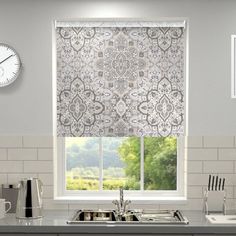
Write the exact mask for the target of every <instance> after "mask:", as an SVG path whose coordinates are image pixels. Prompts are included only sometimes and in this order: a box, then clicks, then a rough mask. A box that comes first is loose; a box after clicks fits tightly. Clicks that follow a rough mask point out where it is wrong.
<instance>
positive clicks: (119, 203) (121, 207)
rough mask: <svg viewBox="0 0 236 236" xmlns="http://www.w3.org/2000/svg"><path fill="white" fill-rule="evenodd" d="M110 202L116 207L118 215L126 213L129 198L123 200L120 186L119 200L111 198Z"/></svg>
mask: <svg viewBox="0 0 236 236" xmlns="http://www.w3.org/2000/svg"><path fill="white" fill-rule="evenodd" d="M112 203H113V204H114V205H116V207H117V214H118V217H122V216H123V215H125V214H126V211H127V206H128V205H129V204H130V203H131V201H130V200H124V190H123V188H120V200H113V201H112Z"/></svg>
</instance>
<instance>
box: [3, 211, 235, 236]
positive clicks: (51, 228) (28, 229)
mask: <svg viewBox="0 0 236 236" xmlns="http://www.w3.org/2000/svg"><path fill="white" fill-rule="evenodd" d="M183 214H184V215H185V216H186V217H187V218H188V220H189V224H188V225H153V224H152V225H148V224H146V225H145V224H142V225H139V224H138V223H136V224H135V223H133V224H129V225H122V223H111V224H101V223H100V224H93V225H91V224H86V223H85V224H80V225H68V224H67V223H66V220H67V219H69V218H70V217H71V216H72V215H73V211H72V212H71V211H70V212H68V211H55V210H53V211H45V212H44V217H43V218H42V219H36V220H17V219H16V218H15V215H14V214H8V215H7V216H6V217H5V218H3V219H0V233H47V234H48V233H52V234H53V233H62V234H63V233H78V234H79V233H81V234H86V233H91V234H93V233H96V234H99V233H100V234H116V233H117V234H136V235H137V234H158V233H165V234H168V233H169V234H175V233H176V234H195V233H197V234H201V233H202V234H223V235H225V234H232V233H236V224H234V225H215V224H211V223H210V222H208V221H207V220H206V218H205V216H204V214H203V213H202V212H201V211H183Z"/></svg>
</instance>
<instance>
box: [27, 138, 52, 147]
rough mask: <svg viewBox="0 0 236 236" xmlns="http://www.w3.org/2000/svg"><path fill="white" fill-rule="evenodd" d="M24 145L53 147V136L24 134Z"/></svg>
mask: <svg viewBox="0 0 236 236" xmlns="http://www.w3.org/2000/svg"><path fill="white" fill-rule="evenodd" d="M23 146H24V147H38V148H52V147H53V137H52V136H23Z"/></svg>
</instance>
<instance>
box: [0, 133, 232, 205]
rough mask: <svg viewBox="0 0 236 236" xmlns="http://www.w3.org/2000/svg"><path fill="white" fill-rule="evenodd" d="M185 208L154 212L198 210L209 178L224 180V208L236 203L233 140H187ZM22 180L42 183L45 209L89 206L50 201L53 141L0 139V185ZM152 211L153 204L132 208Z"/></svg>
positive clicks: (13, 137) (23, 138) (24, 137)
mask: <svg viewBox="0 0 236 236" xmlns="http://www.w3.org/2000/svg"><path fill="white" fill-rule="evenodd" d="M187 140H188V142H187V145H186V150H187V167H188V168H187V173H188V174H187V184H188V186H187V197H188V202H187V203H186V204H182V203H181V204H176V203H173V204H168V205H167V204H162V205H159V204H156V205H155V208H156V209H173V208H175V209H182V210H190V209H191V210H202V206H203V205H202V204H203V193H204V190H205V189H206V187H207V184H208V177H209V174H214V175H216V174H218V173H219V177H221V178H225V179H226V182H225V188H226V191H227V198H228V199H227V206H228V208H230V207H234V208H235V204H236V203H235V202H236V143H235V142H236V139H235V137H233V136H225V137H224V136H221V137H211V136H191V137H188V138H187ZM26 177H38V178H39V179H41V180H42V182H43V189H44V190H43V191H44V194H43V198H44V199H43V202H44V208H45V209H59V210H60V209H64V210H65V209H66V210H68V209H70V210H74V209H78V208H84V207H86V206H88V208H91V205H90V204H89V205H85V204H79V205H78V204H61V203H60V204H58V203H57V202H56V201H54V200H53V184H54V183H53V138H52V137H49V136H0V184H3V183H11V184H14V183H17V182H18V181H19V180H20V179H22V178H26ZM92 207H93V208H97V209H98V208H104V209H105V208H109V207H110V208H113V205H112V204H110V205H104V204H93V205H92ZM131 207H135V208H146V209H153V204H144V205H134V204H132V206H131Z"/></svg>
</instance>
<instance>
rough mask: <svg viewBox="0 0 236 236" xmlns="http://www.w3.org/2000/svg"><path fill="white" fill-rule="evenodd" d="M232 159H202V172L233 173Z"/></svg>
mask: <svg viewBox="0 0 236 236" xmlns="http://www.w3.org/2000/svg"><path fill="white" fill-rule="evenodd" d="M233 172H234V162H233V161H204V162H203V173H233Z"/></svg>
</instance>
